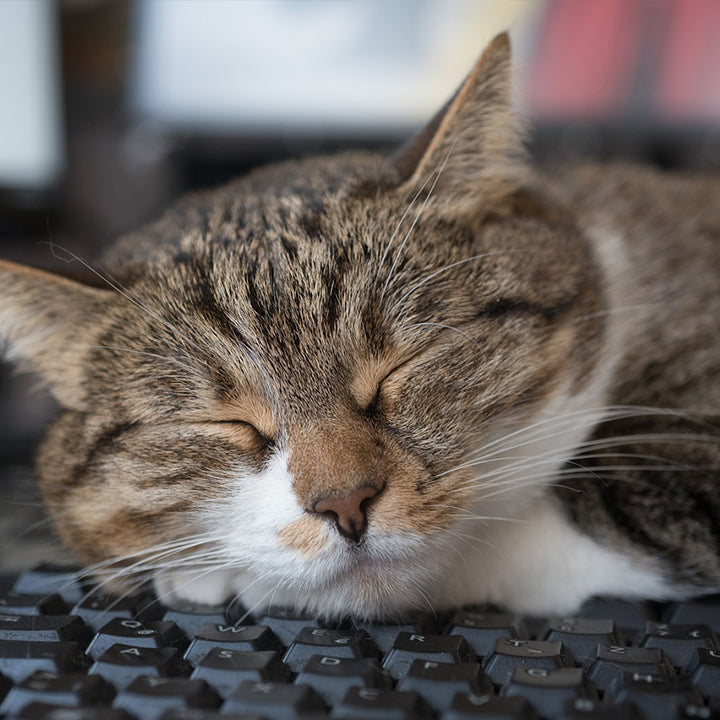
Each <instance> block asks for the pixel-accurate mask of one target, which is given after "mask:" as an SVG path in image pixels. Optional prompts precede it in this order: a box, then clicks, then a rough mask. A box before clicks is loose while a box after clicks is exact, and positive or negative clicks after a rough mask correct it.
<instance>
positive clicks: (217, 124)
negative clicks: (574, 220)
mask: <svg viewBox="0 0 720 720" xmlns="http://www.w3.org/2000/svg"><path fill="white" fill-rule="evenodd" d="M505 29H509V30H510V34H511V37H512V41H513V50H514V53H515V60H516V66H517V79H518V97H517V102H518V105H519V107H520V108H521V109H522V111H523V112H524V113H525V114H526V116H527V118H528V120H529V123H530V125H531V129H532V141H531V145H530V150H531V152H532V153H533V154H534V155H535V157H536V159H537V160H538V161H539V162H554V161H556V160H559V159H562V158H564V157H575V156H578V155H585V156H589V157H595V158H598V159H605V158H612V157H622V158H626V159H631V160H639V161H644V162H650V163H653V164H655V165H658V166H661V167H666V168H675V167H677V168H690V169H708V168H717V167H720V77H719V76H718V68H720V2H714V1H710V0H393V1H392V2H388V1H387V0H2V1H1V2H0V108H2V109H1V110H0V257H2V258H6V259H12V260H18V261H22V262H27V263H30V264H33V265H36V266H39V267H46V268H53V267H64V268H65V269H67V262H66V258H67V256H64V257H61V256H60V255H62V253H61V252H60V251H55V252H54V251H53V250H52V249H51V243H52V244H54V245H55V246H57V247H58V248H63V249H64V250H66V251H69V252H70V253H73V254H76V255H79V256H81V257H83V258H95V257H97V256H98V255H99V254H100V253H101V252H102V249H103V248H104V247H105V246H106V245H107V244H108V243H109V242H111V241H112V240H113V239H114V238H115V237H117V235H118V234H121V233H122V232H124V231H127V230H129V229H132V228H134V227H137V226H138V225H139V224H141V223H142V222H144V221H146V220H149V219H151V218H153V217H155V216H157V215H158V214H159V213H160V212H161V211H162V210H163V209H164V208H165V207H166V206H167V205H168V204H169V203H170V202H171V201H172V200H173V199H174V198H176V197H177V196H179V195H180V194H182V193H184V192H186V191H188V190H191V189H194V188H199V187H207V186H212V185H217V184H220V183H222V182H223V181H225V180H227V179H229V178H230V177H232V176H234V175H236V174H238V173H241V172H244V171H246V170H247V169H249V168H251V167H253V166H255V165H257V164H260V163H265V162H268V161H273V160H278V159H283V158H287V157H297V156H302V155H308V154H314V153H321V152H333V151H336V150H339V149H342V148H347V147H358V146H360V147H371V148H377V149H379V150H385V149H389V148H392V147H394V146H395V145H397V144H398V143H399V142H401V141H402V140H403V139H404V138H405V137H406V136H407V135H408V134H409V133H411V132H412V131H413V130H414V129H416V128H417V127H418V126H419V125H421V124H422V123H423V122H424V121H426V120H427V119H429V118H430V117H431V116H432V114H433V113H434V112H435V110H436V109H437V108H439V107H440V106H441V105H442V103H443V102H444V101H445V100H446V99H447V97H449V95H450V94H451V93H452V92H453V91H454V89H455V88H456V87H457V85H458V84H459V83H460V82H461V80H462V78H463V76H464V75H465V74H466V73H467V71H468V70H469V69H470V67H471V66H472V64H473V62H474V61H475V59H476V58H477V57H478V55H479V53H480V52H481V51H482V49H483V47H484V46H485V44H486V43H487V42H488V41H489V40H490V39H491V38H492V37H493V36H494V35H495V34H496V33H498V32H500V31H501V30H505ZM36 385H37V382H36V380H35V379H34V378H32V377H29V376H26V375H20V374H16V373H14V372H13V371H12V370H11V368H10V367H9V366H8V365H7V364H2V363H0V569H8V568H18V569H19V568H22V567H26V566H28V565H30V564H33V563H35V562H38V561H39V560H40V559H61V558H62V552H61V551H59V550H57V549H53V547H52V546H51V545H49V544H48V533H47V529H46V526H45V525H44V524H43V522H42V515H41V509H40V502H39V498H38V495H37V492H36V490H35V486H34V483H33V480H32V456H33V452H34V448H35V447H36V445H37V442H38V441H39V438H40V437H41V434H42V428H43V427H44V425H45V424H46V423H47V421H48V419H49V418H50V417H52V415H53V413H54V412H56V408H55V406H54V404H53V402H52V400H51V399H50V398H49V397H48V396H47V394H45V393H44V392H43V391H41V390H38V388H37V387H36Z"/></svg>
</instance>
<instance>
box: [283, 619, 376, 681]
mask: <svg viewBox="0 0 720 720" xmlns="http://www.w3.org/2000/svg"><path fill="white" fill-rule="evenodd" d="M313 655H328V656H330V657H338V658H378V659H379V658H380V650H379V649H378V648H377V646H376V645H375V643H374V642H373V641H372V640H371V639H370V636H369V635H368V634H367V633H366V632H365V631H364V630H350V631H344V630H327V629H325V628H313V627H306V628H303V629H302V630H301V631H300V632H299V633H298V634H297V637H296V638H295V640H293V642H292V644H291V645H290V647H289V648H288V649H287V652H286V653H285V656H284V657H283V662H284V663H285V664H286V665H287V666H288V667H289V668H290V669H291V670H292V671H293V672H295V673H297V672H300V671H301V670H302V669H303V668H304V667H305V663H306V662H307V661H308V660H309V659H310V658H311V657H312V656H313Z"/></svg>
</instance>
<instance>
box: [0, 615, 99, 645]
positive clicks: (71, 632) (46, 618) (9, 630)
mask: <svg viewBox="0 0 720 720" xmlns="http://www.w3.org/2000/svg"><path fill="white" fill-rule="evenodd" d="M91 637H92V633H91V632H90V630H89V629H88V628H87V627H86V626H85V625H84V624H83V621H82V620H81V619H80V618H79V617H73V616H72V615H0V640H14V641H16V642H23V641H25V642H60V641H62V640H67V641H71V642H77V643H79V644H80V645H82V646H83V647H85V646H86V645H87V644H88V642H89V640H90V638H91Z"/></svg>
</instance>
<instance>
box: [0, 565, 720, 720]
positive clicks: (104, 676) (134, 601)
mask: <svg viewBox="0 0 720 720" xmlns="http://www.w3.org/2000/svg"><path fill="white" fill-rule="evenodd" d="M719 635H720V596H715V597H710V598H703V599H699V600H694V601H688V602H683V603H671V604H667V605H660V604H649V603H646V604H638V603H630V602H625V601H620V600H612V599H598V600H593V601H591V602H590V603H588V604H587V605H586V606H585V607H583V608H582V610H581V611H580V612H579V613H577V614H576V615H574V616H573V617H556V618H537V617H519V616H516V615H512V614H509V613H507V612H503V611H502V610H500V609H498V608H492V607H472V608H460V609H457V610H456V611H453V612H448V613H443V614H441V615H437V616H432V615H431V616H413V617H409V618H406V621H405V622H403V623H399V624H379V623H378V624H367V623H354V622H351V621H346V622H342V623H326V622H323V621H322V620H321V619H318V618H313V617H302V616H298V615H296V614H294V613H293V612H289V611H287V610H285V609H283V608H271V609H269V610H268V611H266V612H264V613H261V614H257V615H253V616H250V615H248V614H247V613H246V612H245V611H244V610H243V608H241V607H239V606H238V605H237V604H236V603H231V604H230V605H228V606H227V607H220V606H209V605H177V606H173V607H168V606H166V605H163V604H161V603H159V602H158V601H157V600H155V599H154V598H152V597H150V596H139V597H135V598H124V599H121V600H118V599H113V598H110V597H102V596H98V595H96V594H88V592H87V588H85V587H83V586H82V584H81V583H80V582H79V581H78V579H77V577H76V575H75V573H74V572H73V571H72V570H71V569H68V568H58V567H52V566H43V567H39V568H37V569H36V570H33V571H29V572H26V573H23V574H22V575H20V576H19V577H17V578H15V579H14V581H12V582H7V583H5V586H4V587H0V702H1V704H0V716H2V717H6V718H27V719H30V718H47V719H52V720H127V719H132V718H137V720H156V719H159V718H162V719H163V720H211V719H212V718H224V720H261V719H263V718H264V719H266V720H286V719H292V718H304V719H306V720H315V719H317V718H348V719H350V718H357V719H358V720H372V719H383V720H385V719H387V720H395V719H398V720H411V719H415V718H420V719H427V720H432V719H437V720H471V719H472V718H484V719H485V720H491V719H492V720H510V719H511V718H512V719H523V720H538V719H539V718H567V719H568V720H570V719H572V720H579V719H584V720H592V719H600V718H602V719H605V718H608V719H609V718H612V719H613V720H623V719H625V718H627V719H632V720H643V718H644V719H646V720H666V719H667V720H680V719H685V720H687V719H689V718H711V719H712V718H720V641H719Z"/></svg>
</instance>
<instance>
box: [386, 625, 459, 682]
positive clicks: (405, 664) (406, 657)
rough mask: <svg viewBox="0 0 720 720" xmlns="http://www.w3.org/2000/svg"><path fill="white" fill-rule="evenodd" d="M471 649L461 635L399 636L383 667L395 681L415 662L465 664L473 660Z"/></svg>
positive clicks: (406, 634) (404, 634)
mask: <svg viewBox="0 0 720 720" xmlns="http://www.w3.org/2000/svg"><path fill="white" fill-rule="evenodd" d="M471 659H472V658H471V654H470V648H469V647H468V645H467V643H466V642H465V638H463V637H462V636H461V635H417V634H414V633H407V632H403V633H400V635H398V637H397V639H396V640H395V642H394V643H393V647H392V649H391V650H390V652H389V653H388V654H387V655H386V656H385V659H384V660H383V667H384V668H385V669H386V670H387V671H388V672H389V673H390V675H392V677H393V678H394V679H395V680H399V679H400V678H402V677H404V676H405V675H406V674H407V672H408V670H409V669H410V666H411V665H412V663H413V661H414V660H424V661H426V662H438V663H463V662H469V661H470V660H471Z"/></svg>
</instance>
